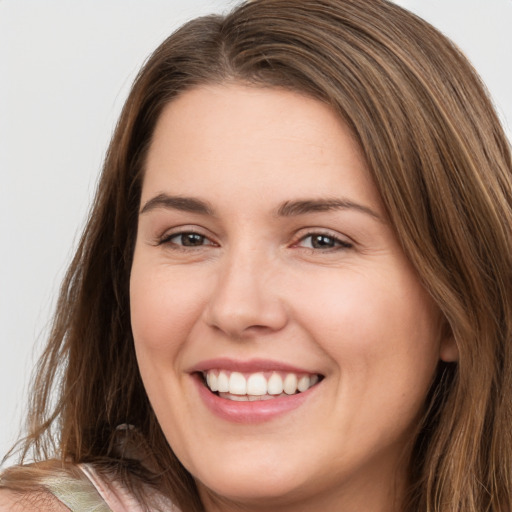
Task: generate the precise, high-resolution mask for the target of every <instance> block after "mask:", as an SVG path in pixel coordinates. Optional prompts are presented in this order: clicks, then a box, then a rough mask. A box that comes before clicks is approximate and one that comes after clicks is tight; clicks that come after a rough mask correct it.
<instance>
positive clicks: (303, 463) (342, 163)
mask: <svg viewBox="0 0 512 512" xmlns="http://www.w3.org/2000/svg"><path fill="white" fill-rule="evenodd" d="M160 194H168V195H173V196H184V197H192V198H195V199H199V200H201V201H203V202H207V203H208V205H209V206H210V208H211V210H212V212H209V213H208V214H206V213H200V212H188V211H182V210H180V209H179V208H174V207H165V206H162V205H160V206H155V205H154V203H153V207H149V206H147V205H148V202H149V201H150V200H152V199H153V198H155V197H156V196H159V195H160ZM319 199H322V200H324V199H329V200H332V199H336V200H341V201H345V202H346V203H348V207H345V208H334V209H327V211H321V212H318V211H307V212H303V213H301V214H297V215H286V216H280V215H278V214H277V213H276V212H277V211H278V209H279V208H280V206H282V205H283V204H284V203H286V202H289V201H297V200H319ZM354 204H355V205H358V206H354ZM141 205H142V206H141V210H142V212H141V214H140V216H139V226H138V234H137V242H136V247H135V254H134V261H133V268H132V274H131V283H130V287H131V289H130V295H131V315H132V326H133V334H134V339H135V348H136V352H137V358H138V362H139V366H140V371H141V375H142V378H143V380H144V384H145V386H146V390H147V393H148V396H149V398H150V400H151V403H152V405H153V408H154V410H155V413H156V415H157V417H158V420H159V422H160V424H161V426H162V429H163V431H164V433H165V435H166V437H167V439H168V441H169V443H170V445H171V447H172V449H173V450H174V452H175V453H176V455H177V456H178V458H179V459H180V460H181V461H182V463H183V464H184V465H185V467H186V468H187V469H188V470H189V471H190V472H191V474H192V475H193V476H194V478H195V479H196V481H197V483H198V487H199V490H200V494H201V497H202V499H203V502H204V503H205V507H206V510H207V511H209V512H210V511H223V512H225V511H231V510H239V509H240V507H241V506H244V507H245V508H244V510H247V511H251V510H266V511H268V510H272V511H281V512H285V511H292V510H293V511H294V512H296V511H304V512H305V511H313V510H315V511H317V510H324V511H333V512H334V511H337V512H338V511H340V510H343V511H344V512H351V511H353V512H356V511H358V512H360V511H361V510H365V511H366V510H367V511H370V510H371V511H372V512H385V511H397V510H399V506H400V503H401V499H402V494H403V489H404V486H405V485H406V482H407V473H406V469H405V468H406V465H407V457H408V453H409V452H408V450H409V447H410V441H411V435H412V433H413V431H414V429H415V427H416V425H417V422H418V417H419V416H420V415H421V412H422V407H423V404H424V400H425V396H426V393H427V391H428V388H429V385H430V383H431V381H432V378H433V375H434V373H435V369H436V366H437V363H438V361H439V359H440V358H441V359H445V360H450V359H453V358H454V357H456V354H455V349H454V347H453V342H452V340H451V339H445V338H443V337H442V334H441V333H442V332H443V329H442V319H441V315H440V313H439V311H438V310H437V308H436V306H435V305H434V303H433V301H432V300H431V298H430V297H429V295H428V294H427V293H426V292H425V290H424V289H423V287H422V286H421V284H420V282H419V280H418V277H417V275H416V273H415V271H414V269H413V268H412V266H411V264H410V263H409V262H408V260H407V258H406V257H405V255H404V254H403V252H402V250H401V248H400V245H399V243H398V241H397V239H396V236H395V234H394V232H393V229H392V227H391V226H390V224H389V222H388V219H387V217H386V212H385V209H384V207H383V205H382V202H381V199H380V196H379V193H378V191H377V189H376V187H375V185H374V183H373V182H372V179H371V178H370V175H369V173H368V169H367V166H366V163H365V160H364V157H363V155H362V154H361V151H360V149H359V147H358V145H357V143H356V142H355V140H354V138H353V137H352V135H351V133H350V131H349V129H348V128H347V127H346V126H345V125H344V124H343V123H342V122H341V121H340V119H339V118H337V117H336V115H335V114H334V113H333V112H332V111H331V110H330V109H329V108H328V107H327V106H326V105H324V104H322V103H320V102H318V101H316V100H314V99H311V98H308V97H304V96H302V95H300V94H297V93H294V92H289V91H283V90H278V89H272V88H265V89H263V88H256V87H246V86H244V85H240V84H233V83H231V84H221V85H213V86H208V87H206V86H204V87H199V88H196V89H193V90H191V91H188V92H185V93H183V94H182V95H181V96H180V97H179V98H178V99H176V100H174V101H173V102H171V103H170V104H169V105H167V107H166V108H165V110H164V111H163V113H162V115H161V118H160V119H159V122H158V124H157V127H156V130H155V133H154V137H153V141H152V145H151V147H150V150H149V154H148V158H147V166H146V172H145V176H144V181H143V188H142V198H141ZM145 206H146V208H145ZM370 211H371V213H370ZM191 231H192V232H195V233H198V234H199V235H201V236H200V237H199V238H196V241H197V244H198V245H194V246H186V247H184V246H183V244H182V242H183V240H184V238H183V237H182V236H180V233H184V232H185V233H186V232H191ZM312 234H321V235H324V236H326V237H327V238H325V239H323V241H324V242H325V244H324V245H323V246H320V247H319V246H318V245H314V244H313V243H312V242H313V238H312V237H311V235H312ZM171 235H173V236H171ZM336 240H337V241H336ZM218 357H228V358H230V359H234V360H237V361H238V360H240V361H247V360H251V359H254V358H264V359H270V360H272V361H278V362H283V363H287V364H291V365H294V366H298V367H300V368H304V369H306V370H308V371H310V372H312V373H319V374H321V375H322V376H323V377H324V379H323V380H322V381H321V382H320V383H319V384H318V386H317V387H316V389H315V391H314V393H311V394H310V396H309V397H308V399H307V400H305V401H304V402H303V403H302V405H301V406H300V407H298V408H296V409H294V410H292V411H289V412H287V413H285V414H282V415H280V416H278V417H275V418H272V419H271V420H269V421H264V422H259V423H255V424H244V423H242V424H240V423H238V424H237V423H233V422H230V421H227V420H226V419H224V418H219V417H218V416H216V415H214V414H213V413H212V412H211V411H210V410H209V409H208V408H207V407H206V406H205V404H204V402H203V401H202V399H201V398H200V396H199V392H198V386H197V384H196V382H195V380H194V379H193V377H192V376H191V374H190V368H192V367H193V366H194V365H197V364H198V363H200V362H201V361H204V360H206V359H210V358H218Z"/></svg>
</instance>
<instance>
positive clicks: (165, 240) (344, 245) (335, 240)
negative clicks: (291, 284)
mask: <svg viewBox="0 0 512 512" xmlns="http://www.w3.org/2000/svg"><path fill="white" fill-rule="evenodd" d="M190 235H192V236H196V237H200V238H201V241H202V242H203V243H201V244H200V245H184V244H183V243H181V244H180V243H176V242H173V241H172V240H173V238H177V237H185V236H190ZM314 237H317V238H324V239H328V240H329V241H330V243H331V244H333V246H332V247H324V248H319V247H313V246H311V247H304V246H302V247H301V245H300V244H301V243H303V242H304V241H305V240H307V239H308V238H311V239H313V238H314ZM205 241H209V243H206V244H205V243H204V242H205ZM182 242H183V238H182ZM313 243H314V242H313V241H312V242H311V245H313ZM157 245H168V246H169V247H170V248H172V250H177V251H191V250H194V249H197V248H202V247H207V246H214V247H215V246H218V245H217V244H216V243H215V242H212V241H211V240H210V239H209V238H208V237H207V236H206V235H203V234H202V233H199V232H197V231H194V230H186V231H179V232H175V233H171V234H168V235H165V236H164V237H162V238H161V239H160V240H159V241H158V243H157ZM292 247H301V248H303V249H307V250H309V251H312V252H323V253H326V252H335V251H340V250H347V249H352V248H353V247H354V245H353V244H352V243H350V242H348V241H346V240H343V239H341V238H339V237H337V236H334V235H332V234H331V233H326V232H323V231H321V230H318V231H317V230H315V231H310V232H309V233H305V234H303V235H302V236H300V238H298V240H297V241H296V242H294V243H293V244H292Z"/></svg>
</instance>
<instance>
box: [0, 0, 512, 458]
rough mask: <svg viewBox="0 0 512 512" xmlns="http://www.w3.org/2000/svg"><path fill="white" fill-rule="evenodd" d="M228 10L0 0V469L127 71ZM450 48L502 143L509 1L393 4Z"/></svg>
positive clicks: (160, 3) (185, 1)
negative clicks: (447, 40) (493, 116)
mask: <svg viewBox="0 0 512 512" xmlns="http://www.w3.org/2000/svg"><path fill="white" fill-rule="evenodd" d="M235 3H236V0H232V1H231V0H144V1H142V0H88V1H87V2H79V1H78V0H75V1H73V0H45V1H44V2H41V1H40V0H0V176H1V180H0V233H1V237H0V390H1V391H0V458H1V454H3V453H5V451H6V450H7V449H8V447H9V446H10V445H11V444H12V442H13V441H14V440H15V439H16V437H17V435H18V433H19V431H20V423H21V420H22V418H23V411H24V401H25V396H26V391H27V384H28V380H29V376H30V372H31V369H32V367H33V365H34V362H35V360H36V358H37V354H38V353H39V352H40V350H41V346H42V343H43V341H44V338H45V335H46V333H47V328H48V324H49V319H50V316H51V311H52V309H53V305H54V303H55V300H56V295H57V290H58V287H59V283H60V280H61V279H62V276H63V273H64V271H65V268H66V265H67V263H68V262H69V259H70V257H71V254H72V248H73V247H74V244H75V243H76V241H77V238H78V236H79V233H80V229H81V227H82V226H83V222H84V218H85V216H86V212H87V206H88V204H89V201H90V199H91V197H92V194H93V191H94V187H95V182H96V179H97V175H98V172H99V169H100V167H101V163H102V159H103V155H104V152H105V149H106V147H107V144H108V141H109V138H110V135H111V133H112V129H113V127H114V124H115V122H116V119H117V116H118V114H119V112H120V109H121V106H122V104H123V101H124V99H125V98H126V95H127V93H128V89H129V86H130V83H131V82H132V80H133V78H134V76H135V74H136V72H137V70H138V68H139V67H140V65H141V63H142V62H143V61H144V59H145V58H146V57H147V56H148V55H149V53H150V52H151V51H152V50H153V49H154V48H155V47H156V46H157V45H158V44H159V43H160V42H161V41H162V40H163V39H164V38H165V37H166V36H167V35H169V33H170V32H171V31H172V30H173V29H174V28H176V27H177V26H179V25H180V24H182V23H183V22H184V21H186V20H188V19H190V18H193V17H195V16H197V15H199V14H206V13H210V12H220V11H224V10H226V9H228V8H229V7H230V6H233V5H234V4H235ZM397 3H398V4H400V5H402V6H404V7H406V8H409V9H410V10H412V11H414V12H416V13H418V14H419V15H421V16H422V17H424V18H425V19H427V20H428V21H430V22H431V23H433V24H434V25H435V26H437V27H438V28H440V29H441V30H442V31H443V32H444V33H446V34H447V35H448V36H449V37H451V38H452V39H453V40H454V41H455V42H456V43H457V44H458V45H459V46H460V47H461V48H462V50H463V51H464V52H465V53H466V54H467V55H468V57H469V58H470V59H471V60H472V62H473V64H474V65H475V67H476V68H477V70H478V71H479V72H480V74H481V75H482V76H483V78H484V81H485V82H486V83H487V85H488V87H489V90H490V92H491V94H492V96H493V98H494V100H495V103H496V106H497V109H498V112H499V113H500V115H501V117H502V119H503V121H504V123H505V125H506V127H508V128H507V131H508V134H509V137H510V136H511V134H512V93H511V91H512V71H511V66H510V61H511V58H510V53H511V50H512V31H510V26H512V0H397Z"/></svg>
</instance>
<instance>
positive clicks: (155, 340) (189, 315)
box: [130, 260, 204, 353]
mask: <svg viewBox="0 0 512 512" xmlns="http://www.w3.org/2000/svg"><path fill="white" fill-rule="evenodd" d="M199 281H200V280H195V281H192V282H191V281H190V280H187V279H185V278H180V274H179V273H176V272H169V269H168V268H166V266H165V265H160V266H159V265H154V264H152V265H150V264H145V262H138V261H137V260H135V261H134V265H133V268H132V273H131V277H130V313H131V322H132V331H133V336H134V340H135V345H136V347H137V349H138V350H139V351H140V350H142V349H144V350H148V351H151V352H161V353H165V352H169V351H170V350H173V349H175V348H176V346H177V345H180V344H181V342H182V339H183V337H184V336H185V334H186V333H187V332H189V330H190V329H191V326H192V325H193V324H194V322H196V320H197V318H198V316H199V315H200V314H201V304H202V303H203V302H204V301H203V300H202V295H201V287H200V286H199V284H198V283H199Z"/></svg>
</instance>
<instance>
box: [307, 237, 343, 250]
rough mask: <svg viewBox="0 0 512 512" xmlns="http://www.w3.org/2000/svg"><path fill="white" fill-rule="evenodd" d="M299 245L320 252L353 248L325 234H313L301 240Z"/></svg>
mask: <svg viewBox="0 0 512 512" xmlns="http://www.w3.org/2000/svg"><path fill="white" fill-rule="evenodd" d="M298 245H300V246H301V247H306V248H308V249H320V250H322V249H323V250H329V249H348V248H350V247H352V244H350V243H348V242H345V241H343V240H340V239H339V238H336V237H334V236H331V235H327V234H325V233H312V234H310V235H307V236H305V237H304V238H302V239H301V241H300V242H299V244H298Z"/></svg>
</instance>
